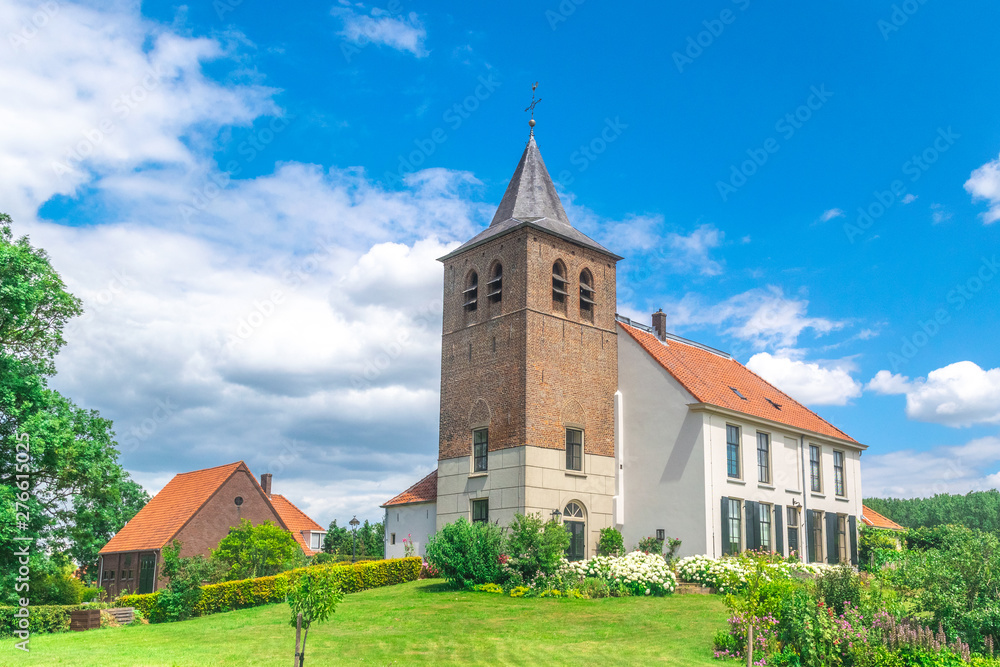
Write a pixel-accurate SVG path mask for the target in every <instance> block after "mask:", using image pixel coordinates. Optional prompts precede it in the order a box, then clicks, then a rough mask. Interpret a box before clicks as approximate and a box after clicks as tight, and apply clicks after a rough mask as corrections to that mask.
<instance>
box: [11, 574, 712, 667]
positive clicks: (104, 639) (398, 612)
mask: <svg viewBox="0 0 1000 667" xmlns="http://www.w3.org/2000/svg"><path fill="white" fill-rule="evenodd" d="M289 615H290V612H289V609H288V606H287V605H285V604H278V605H270V606H267V607H258V608H256V609H246V610H242V611H234V612H229V613H226V614H215V615H213V616H207V617H205V618H196V619H192V620H190V621H185V622H182V623H167V624H160V625H146V626H140V627H129V628H115V629H107V630H91V631H88V632H68V633H63V634H55V635H38V636H35V637H33V638H32V640H31V653H30V654H24V653H22V652H21V651H17V650H14V649H13V641H11V640H9V639H4V640H3V642H2V648H0V655H2V656H3V657H2V658H0V664H4V665H21V664H25V665H32V664H35V665H73V666H74V667H86V666H88V665H95V666H97V665H100V666H101V667H104V666H107V665H143V666H145V665H279V664H288V663H289V661H290V660H291V659H292V653H294V643H295V630H294V628H292V627H291V626H289V624H288V619H289ZM725 619H726V611H725V607H724V605H723V604H722V601H721V600H720V599H719V598H717V597H714V596H703V595H685V596H672V597H668V598H607V599H603V600H555V599H544V600H537V599H535V600H525V599H523V598H522V599H516V598H508V597H503V596H500V595H491V594H489V593H467V592H455V591H450V590H446V589H445V588H444V586H443V585H442V584H441V583H440V582H439V581H415V582H411V583H408V584H402V585H399V586H391V587H388V588H379V589H375V590H370V591H364V592H362V593H356V594H353V595H348V596H347V597H345V598H344V602H343V603H342V604H341V605H340V607H338V608H337V612H336V613H335V614H334V615H333V618H332V620H330V621H328V622H327V623H324V624H322V625H317V626H315V627H314V628H313V630H312V631H311V632H310V633H309V644H308V646H307V651H306V664H307V665H308V664H312V665H340V664H364V665H394V664H398V665H402V664H436V665H441V664H449V665H538V664H545V665H570V664H572V665H579V664H591V665H593V664H597V665H601V667H606V666H608V665H635V664H641V663H648V662H655V663H660V664H665V665H678V666H687V665H713V664H714V665H718V662H717V661H714V660H712V658H711V656H712V638H713V636H714V635H715V632H716V631H717V630H719V629H722V628H723V627H725Z"/></svg>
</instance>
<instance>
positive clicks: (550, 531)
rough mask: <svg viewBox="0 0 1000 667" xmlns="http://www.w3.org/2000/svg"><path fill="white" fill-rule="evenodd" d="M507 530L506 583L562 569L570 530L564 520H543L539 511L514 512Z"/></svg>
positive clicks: (503, 576)
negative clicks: (563, 522)
mask: <svg viewBox="0 0 1000 667" xmlns="http://www.w3.org/2000/svg"><path fill="white" fill-rule="evenodd" d="M507 530H508V531H509V535H507V538H506V540H505V541H504V543H503V546H502V550H503V553H504V554H506V556H507V558H506V559H502V558H501V565H502V567H501V569H500V578H501V579H502V580H503V583H507V582H510V583H512V584H513V586H518V585H521V584H524V583H526V582H531V581H533V580H534V579H535V578H536V577H538V576H539V575H543V576H550V575H553V574H555V573H556V572H557V571H558V570H559V567H560V565H561V563H562V559H563V554H565V553H566V549H567V548H568V547H569V533H568V532H566V529H565V528H564V527H563V526H562V525H561V524H559V523H558V522H556V521H548V522H543V521H542V517H541V515H540V514H528V515H524V514H515V515H514V519H513V521H511V522H510V526H509V527H508V529H507ZM498 583H500V582H499V581H498ZM513 586H509V587H513Z"/></svg>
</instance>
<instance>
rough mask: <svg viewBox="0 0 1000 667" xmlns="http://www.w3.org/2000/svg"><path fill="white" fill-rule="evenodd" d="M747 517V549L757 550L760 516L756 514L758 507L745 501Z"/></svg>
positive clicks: (751, 502) (749, 501) (750, 501)
mask: <svg viewBox="0 0 1000 667" xmlns="http://www.w3.org/2000/svg"><path fill="white" fill-rule="evenodd" d="M745 507H746V512H745V513H746V516H747V549H757V548H759V547H760V515H759V514H758V513H757V508H758V505H757V503H755V502H753V501H752V500H748V501H746V505H745Z"/></svg>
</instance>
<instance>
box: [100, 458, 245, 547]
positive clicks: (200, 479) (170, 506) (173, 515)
mask: <svg viewBox="0 0 1000 667" xmlns="http://www.w3.org/2000/svg"><path fill="white" fill-rule="evenodd" d="M241 467H242V468H244V469H247V465H246V464H245V463H243V461H237V462H236V463H229V464H227V465H224V466H217V467H215V468H206V469H204V470H195V471H194V472H185V473H181V474H180V475H174V478H173V479H172V480H170V482H168V483H167V485H166V486H165V487H163V489H162V490H161V491H160V492H159V493H157V494H156V495H155V496H153V499H152V500H150V501H149V502H148V503H146V506H145V507H143V508H142V509H141V510H139V513H138V514H136V515H135V516H134V517H132V520H131V521H129V522H128V523H126V524H125V525H124V526H123V527H122V529H121V530H119V531H118V532H117V533H116V534H115V536H114V537H112V538H111V540H110V541H109V542H108V543H107V544H105V545H104V548H102V549H101V551H100V553H102V554H106V553H115V552H121V551H146V550H153V549H160V548H162V547H163V546H164V545H165V544H167V543H168V542H170V540H171V539H172V538H173V537H174V536H175V535H176V534H177V531H179V530H180V529H181V527H183V526H184V524H185V523H187V521H188V519H190V518H191V517H192V516H194V514H195V512H197V511H198V510H199V509H201V506H202V505H204V504H205V501H207V500H208V499H209V498H210V497H211V495H212V494H213V493H215V491H216V490H217V489H218V488H219V487H220V486H222V484H223V482H225V481H226V480H227V479H229V478H230V477H231V476H232V475H233V473H235V472H236V471H237V470H239V469H240V468H241ZM247 471H248V472H249V469H247Z"/></svg>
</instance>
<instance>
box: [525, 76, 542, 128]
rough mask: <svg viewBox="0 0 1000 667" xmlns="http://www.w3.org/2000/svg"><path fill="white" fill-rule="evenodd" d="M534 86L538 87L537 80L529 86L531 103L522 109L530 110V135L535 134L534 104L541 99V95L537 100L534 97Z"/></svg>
mask: <svg viewBox="0 0 1000 667" xmlns="http://www.w3.org/2000/svg"><path fill="white" fill-rule="evenodd" d="M535 88H538V82H537V81H536V82H535V85H533V86H532V87H531V104H529V105H528V106H527V107H525V109H524V110H525V111H530V112H531V120H529V121H528V127H530V128H531V136H535V105H536V104H538V103H539V102H541V101H542V98H541V97H539V98H538V99H537V100H536V99H535Z"/></svg>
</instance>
